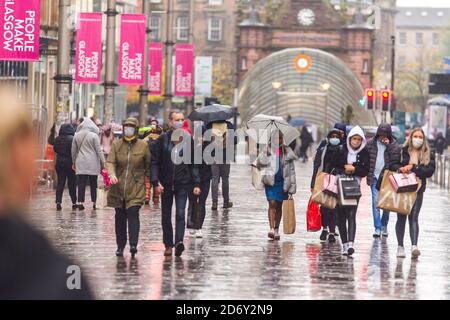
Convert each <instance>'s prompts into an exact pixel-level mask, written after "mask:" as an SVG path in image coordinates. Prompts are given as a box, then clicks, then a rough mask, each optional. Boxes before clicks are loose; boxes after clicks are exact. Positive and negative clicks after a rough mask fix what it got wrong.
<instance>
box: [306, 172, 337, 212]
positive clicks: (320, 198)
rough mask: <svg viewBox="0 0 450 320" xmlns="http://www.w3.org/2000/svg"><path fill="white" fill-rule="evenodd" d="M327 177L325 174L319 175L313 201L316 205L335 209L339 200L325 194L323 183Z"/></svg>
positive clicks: (320, 173)
mask: <svg viewBox="0 0 450 320" xmlns="http://www.w3.org/2000/svg"><path fill="white" fill-rule="evenodd" d="M325 175H326V173H325V172H318V173H317V175H316V182H315V184H314V188H313V193H312V196H311V199H312V201H313V202H314V203H317V204H320V205H321V206H324V207H325V208H328V209H334V208H336V205H337V198H336V197H333V196H330V195H329V194H326V193H324V192H323V181H324V177H325Z"/></svg>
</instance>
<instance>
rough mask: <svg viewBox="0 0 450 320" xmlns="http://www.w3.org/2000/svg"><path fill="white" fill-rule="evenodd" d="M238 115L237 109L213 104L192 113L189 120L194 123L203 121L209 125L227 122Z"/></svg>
mask: <svg viewBox="0 0 450 320" xmlns="http://www.w3.org/2000/svg"><path fill="white" fill-rule="evenodd" d="M237 115H238V113H237V110H236V109H235V108H232V107H230V106H225V105H220V104H212V105H210V106H205V107H201V108H198V109H196V110H194V111H192V113H191V114H190V115H189V117H188V118H189V119H190V120H192V121H203V122H205V124H208V123H211V122H216V121H225V120H228V119H231V118H233V117H234V116H237Z"/></svg>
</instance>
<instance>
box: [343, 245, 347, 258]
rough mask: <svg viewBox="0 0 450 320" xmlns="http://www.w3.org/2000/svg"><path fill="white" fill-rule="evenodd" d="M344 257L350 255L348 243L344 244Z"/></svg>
mask: <svg viewBox="0 0 450 320" xmlns="http://www.w3.org/2000/svg"><path fill="white" fill-rule="evenodd" d="M342 255H344V256H347V255H348V243H344V244H343V245H342Z"/></svg>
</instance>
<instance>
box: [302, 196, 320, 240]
mask: <svg viewBox="0 0 450 320" xmlns="http://www.w3.org/2000/svg"><path fill="white" fill-rule="evenodd" d="M320 229H322V215H321V214H320V209H319V205H318V204H317V203H314V202H313V201H312V197H311V198H310V199H309V202H308V210H307V211H306V230H307V231H308V232H316V231H320Z"/></svg>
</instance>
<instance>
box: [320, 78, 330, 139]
mask: <svg viewBox="0 0 450 320" xmlns="http://www.w3.org/2000/svg"><path fill="white" fill-rule="evenodd" d="M320 87H321V89H322V91H325V93H326V94H325V131H326V130H327V129H328V92H329V90H330V88H331V84H329V83H322V84H321V85H320Z"/></svg>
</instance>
